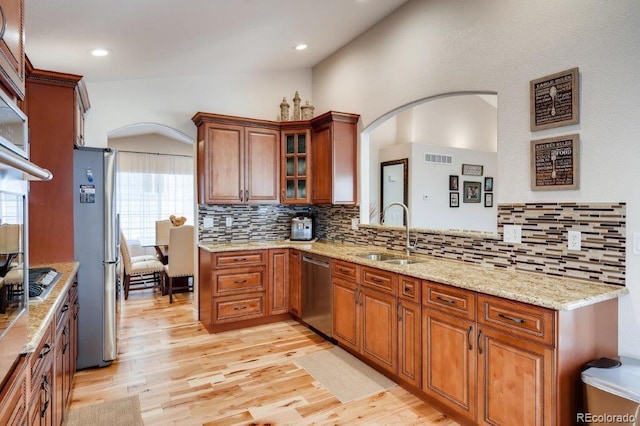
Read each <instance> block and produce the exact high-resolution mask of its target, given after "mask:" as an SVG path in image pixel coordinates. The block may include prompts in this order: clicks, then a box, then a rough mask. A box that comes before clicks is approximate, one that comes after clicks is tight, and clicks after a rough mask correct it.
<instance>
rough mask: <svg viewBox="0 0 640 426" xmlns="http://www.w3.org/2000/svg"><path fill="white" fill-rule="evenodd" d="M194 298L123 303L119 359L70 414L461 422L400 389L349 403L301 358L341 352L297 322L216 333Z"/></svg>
mask: <svg viewBox="0 0 640 426" xmlns="http://www.w3.org/2000/svg"><path fill="white" fill-rule="evenodd" d="M192 297H193V294H191V293H181V294H177V295H176V299H175V301H174V303H173V304H171V305H169V302H168V298H167V297H166V296H165V297H162V296H160V295H159V294H158V293H153V291H152V290H149V291H139V292H132V293H130V295H129V299H128V300H126V301H124V300H121V301H120V305H119V318H120V320H119V330H118V345H119V346H118V359H117V360H116V361H115V362H114V363H113V364H112V365H110V366H109V367H105V368H99V369H89V370H83V371H79V372H77V373H76V375H75V379H74V385H73V390H72V395H71V405H70V409H73V408H76V407H80V406H84V405H88V404H95V403H98V402H102V401H106V400H112V399H117V398H122V397H124V396H129V395H135V394H137V395H139V398H140V405H141V408H142V418H143V420H144V422H145V424H147V425H202V424H205V425H236V424H239V425H249V424H266V423H269V424H274V425H287V424H291V425H302V424H323V425H324V424H377V425H382V424H402V425H412V424H416V425H418V424H419V425H456V424H457V423H455V422H453V421H452V420H450V419H449V418H447V417H446V416H444V415H443V414H441V413H439V412H438V411H436V410H435V409H434V408H432V407H430V406H429V405H427V404H426V403H424V402H423V401H421V400H420V399H418V398H416V397H415V396H414V395H412V394H411V393H409V392H407V391H405V390H404V389H402V388H401V387H399V386H395V387H393V388H392V389H390V390H388V391H386V392H380V393H378V394H375V395H371V396H369V397H366V398H363V399H360V400H356V401H352V402H349V403H346V404H343V403H341V402H340V401H339V400H338V399H336V397H335V396H333V394H331V393H330V392H329V391H328V390H327V389H326V388H324V387H323V386H322V385H320V384H319V383H317V382H316V381H315V380H314V378H313V377H312V376H310V375H309V374H308V373H307V372H306V371H305V370H304V369H302V368H300V367H298V366H297V364H295V363H294V361H293V359H294V358H295V357H297V356H301V355H305V354H309V353H312V352H315V351H319V350H324V349H328V348H331V347H332V344H331V343H329V342H327V341H325V340H324V339H322V338H321V337H319V336H318V335H316V334H315V333H313V332H311V331H310V330H308V329H307V328H306V327H304V326H302V325H300V324H298V323H297V322H295V321H284V322H279V323H275V324H269V325H264V326H259V327H252V328H248V329H243V330H236V331H229V332H224V333H217V334H208V333H207V331H206V329H205V328H204V327H203V326H202V325H201V324H200V323H199V322H198V321H196V320H194V319H193V305H192Z"/></svg>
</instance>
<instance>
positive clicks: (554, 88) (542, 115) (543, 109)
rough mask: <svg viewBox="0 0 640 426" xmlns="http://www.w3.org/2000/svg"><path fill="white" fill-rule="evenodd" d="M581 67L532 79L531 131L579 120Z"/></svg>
mask: <svg viewBox="0 0 640 426" xmlns="http://www.w3.org/2000/svg"><path fill="white" fill-rule="evenodd" d="M578 78H579V72H578V68H571V69H569V70H566V71H561V72H558V73H555V74H551V75H548V76H545V77H542V78H538V79H535V80H531V82H530V83H529V98H530V114H531V131H536V130H542V129H549V128H551V127H560V126H568V125H571V124H577V123H579V120H580V117H579V111H578V108H579V107H578V105H579V103H578Z"/></svg>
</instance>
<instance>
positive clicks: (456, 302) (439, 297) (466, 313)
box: [422, 281, 476, 321]
mask: <svg viewBox="0 0 640 426" xmlns="http://www.w3.org/2000/svg"><path fill="white" fill-rule="evenodd" d="M422 304H423V305H424V306H425V307H428V308H432V309H437V310H439V311H441V312H446V313H448V314H452V315H456V316H459V317H463V318H467V319H469V320H472V321H474V320H475V319H476V295H475V293H474V292H472V291H469V290H464V289H461V288H456V287H451V286H448V285H443V284H437V283H433V282H431V281H422Z"/></svg>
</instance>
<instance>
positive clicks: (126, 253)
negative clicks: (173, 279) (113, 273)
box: [120, 231, 164, 300]
mask: <svg viewBox="0 0 640 426" xmlns="http://www.w3.org/2000/svg"><path fill="white" fill-rule="evenodd" d="M120 252H121V253H122V262H123V267H124V268H123V274H124V279H123V284H122V285H123V287H124V298H125V300H126V299H127V298H128V297H129V291H130V290H142V289H145V288H151V287H153V288H159V289H160V290H162V271H163V270H164V265H163V264H162V262H160V261H159V260H158V259H157V258H156V257H155V256H152V255H148V254H145V255H142V256H133V257H132V256H131V252H130V250H129V245H128V244H127V239H126V237H125V236H124V233H123V232H122V231H120Z"/></svg>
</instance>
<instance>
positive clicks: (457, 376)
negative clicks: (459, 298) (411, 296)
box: [422, 308, 509, 424]
mask: <svg viewBox="0 0 640 426" xmlns="http://www.w3.org/2000/svg"><path fill="white" fill-rule="evenodd" d="M422 318H423V323H422V332H423V342H422V358H423V361H422V390H423V391H424V392H425V393H426V394H427V395H429V396H431V397H433V398H435V399H437V400H438V401H440V402H442V403H443V404H444V405H446V406H447V407H449V408H451V409H452V410H454V411H456V412H458V413H460V414H462V415H464V416H466V417H467V418H469V419H471V420H475V415H476V388H477V384H476V370H477V369H476V340H475V328H476V326H475V323H474V322H471V321H468V320H465V319H461V318H456V317H454V316H452V315H447V314H442V313H439V312H436V311H433V310H430V309H426V308H425V309H423V311H422ZM501 424H509V423H501Z"/></svg>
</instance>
